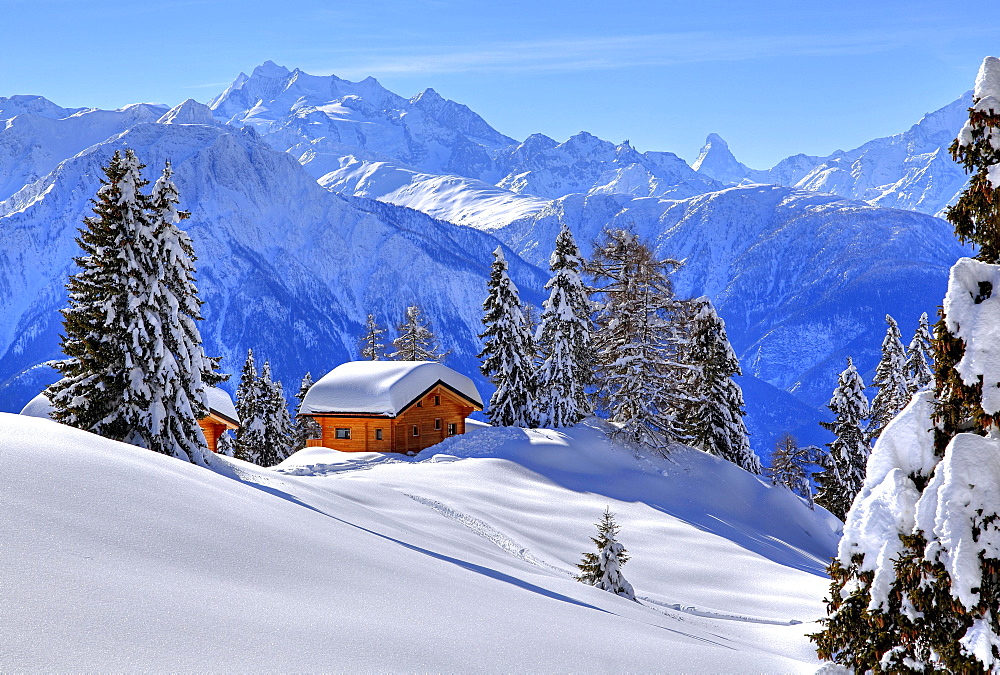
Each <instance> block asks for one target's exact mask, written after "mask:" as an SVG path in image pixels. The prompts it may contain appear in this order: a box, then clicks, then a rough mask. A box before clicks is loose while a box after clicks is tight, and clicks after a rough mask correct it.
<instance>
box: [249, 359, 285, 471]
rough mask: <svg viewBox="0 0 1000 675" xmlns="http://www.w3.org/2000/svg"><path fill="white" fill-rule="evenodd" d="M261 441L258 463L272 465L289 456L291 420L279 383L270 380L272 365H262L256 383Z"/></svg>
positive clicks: (266, 363) (267, 363) (265, 363)
mask: <svg viewBox="0 0 1000 675" xmlns="http://www.w3.org/2000/svg"><path fill="white" fill-rule="evenodd" d="M258 382H259V384H258V391H259V393H260V396H261V398H260V407H261V416H262V417H263V420H264V424H263V439H262V443H261V453H260V454H259V455H258V459H257V464H259V465H261V466H274V465H275V464H277V463H279V462H281V461H282V460H283V459H285V458H287V457H288V456H289V455H291V454H292V440H293V439H292V421H291V418H290V417H289V416H288V401H286V400H285V394H284V392H283V391H282V388H281V382H279V381H278V380H275V379H273V378H272V377H271V364H270V363H269V362H267V361H265V362H264V367H263V368H261V371H260V378H259V380H258Z"/></svg>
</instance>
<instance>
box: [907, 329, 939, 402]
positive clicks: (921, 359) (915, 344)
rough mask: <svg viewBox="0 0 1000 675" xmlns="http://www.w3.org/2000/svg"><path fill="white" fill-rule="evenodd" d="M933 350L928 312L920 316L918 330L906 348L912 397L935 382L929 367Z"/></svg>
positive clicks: (909, 386)
mask: <svg viewBox="0 0 1000 675" xmlns="http://www.w3.org/2000/svg"><path fill="white" fill-rule="evenodd" d="M931 349H932V348H931V331H930V327H929V326H928V324H927V312H924V313H923V314H921V315H920V322H919V324H918V325H917V330H916V331H915V332H914V333H913V339H912V340H910V345H909V346H908V347H907V348H906V375H907V378H908V388H909V392H910V396H911V397H912V396H913V395H914V394H915V393H917V392H918V391H919V390H921V389H923V388H924V387H928V386H930V384H931V383H932V382H933V381H934V374H933V372H931V367H930V365H929V362H930V361H931Z"/></svg>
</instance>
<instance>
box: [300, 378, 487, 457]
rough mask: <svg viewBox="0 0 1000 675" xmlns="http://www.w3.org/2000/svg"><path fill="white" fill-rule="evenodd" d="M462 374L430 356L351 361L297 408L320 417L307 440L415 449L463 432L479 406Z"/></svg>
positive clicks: (357, 447) (345, 446)
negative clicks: (316, 433) (424, 358)
mask: <svg viewBox="0 0 1000 675" xmlns="http://www.w3.org/2000/svg"><path fill="white" fill-rule="evenodd" d="M482 409H483V402H482V398H481V397H480V395H479V390H478V389H476V385H475V384H473V383H472V380H470V379H469V378H468V377H466V376H465V375H462V374H461V373H458V372H456V371H454V370H452V369H451V368H448V367H447V366H443V365H441V364H440V363H435V362H432V361H352V362H350V363H345V364H342V365H340V366H337V367H336V368H334V369H333V370H331V371H330V372H329V373H327V374H326V375H324V376H323V377H322V378H321V379H320V380H319V381H317V382H316V383H315V384H314V385H313V386H312V387H311V388H310V389H309V392H308V393H307V394H306V396H305V398H304V399H303V400H302V407H301V408H300V411H299V414H300V415H302V416H305V417H312V418H313V419H314V420H316V422H317V423H319V426H320V429H321V433H322V435H321V437H320V438H317V439H312V440H310V441H308V444H309V446H321V447H325V448H333V449H334V450H342V451H344V452H402V453H408V452H419V451H421V450H423V449H424V448H427V447H430V446H432V445H434V444H436V443H440V442H441V441H443V440H444V439H445V438H448V437H449V436H455V435H458V434H464V433H465V418H466V417H468V416H469V414H470V413H472V412H473V411H474V410H482Z"/></svg>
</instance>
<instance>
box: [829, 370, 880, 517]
mask: <svg viewBox="0 0 1000 675" xmlns="http://www.w3.org/2000/svg"><path fill="white" fill-rule="evenodd" d="M827 407H828V408H830V410H832V411H833V415H834V421H833V422H820V424H821V425H822V426H823V427H824V428H825V429H828V430H830V431H832V432H833V433H834V435H835V436H836V437H837V438H836V439H835V440H834V441H833V443H828V444H827V447H828V448H830V452H829V454H828V455H827V456H826V458H825V461H824V469H823V471H821V472H820V473H819V475H818V476H817V478H816V482H817V483H819V486H820V488H819V494H817V495H816V503H817V504H819V505H820V506H822V507H823V508H825V509H826V510H827V511H829V512H830V513H832V514H833V515H835V516H837V517H838V518H840V519H841V520H843V519H844V517H845V516H846V514H847V510H848V509H849V508H851V502H853V501H854V495H856V494H857V493H858V490H860V489H861V485H862V483H864V480H865V464H866V463H867V461H868V454H869V447H868V437H867V435H866V433H865V430H864V422H865V419H867V417H868V399H866V398H865V383H864V381H863V380H862V379H861V376H860V375H859V374H858V371H857V369H856V368H855V367H854V362H853V361H852V360H851V357H847V368H845V369H844V371H843V372H841V373H840V377H839V378H838V380H837V387H836V389H834V391H833V396H832V397H831V398H830V402H829V403H828V404H827Z"/></svg>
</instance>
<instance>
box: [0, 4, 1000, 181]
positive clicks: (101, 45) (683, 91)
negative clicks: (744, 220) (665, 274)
mask: <svg viewBox="0 0 1000 675" xmlns="http://www.w3.org/2000/svg"><path fill="white" fill-rule="evenodd" d="M821 5H822V6H821ZM976 16H981V14H978V15H977V14H976V13H972V12H962V11H959V10H958V8H957V7H954V8H953V6H952V3H947V2H944V1H943V0H937V1H935V2H927V1H924V0H909V1H906V2H904V1H897V0H887V1H881V0H869V1H868V2H860V1H857V0H844V1H839V2H825V3H812V2H801V1H800V2H785V1H784V0H779V1H775V2H760V1H758V2H752V1H751V0H744V1H742V2H730V1H728V0H727V1H723V0H699V1H693V0H692V1H688V2H674V1H671V0H658V1H649V2H647V1H646V0H639V1H634V2H629V1H626V2H607V1H606V0H605V1H604V2H589V1H579V0H578V1H576V2H564V1H562V0H558V1H547V0H535V1H534V2H522V1H520V0H517V1H508V2H503V3H499V2H482V1H479V0H466V1H462V2H459V1H453V0H406V1H401V0H366V1H363V2H354V1H352V2H339V1H337V0H325V1H322V2H321V1H312V0H309V1H295V0H286V1H284V2H279V1H275V0H271V1H269V2H263V1H258V0H245V1H243V2H239V3H236V2H210V1H207V0H157V1H153V2H143V1H142V0H132V1H131V2H119V1H118V0H97V1H96V2H82V1H81V0H0V33H2V38H0V96H10V95H12V94H42V95H44V96H46V97H48V98H50V99H52V100H53V101H55V102H56V103H59V104H61V105H64V106H95V107H103V108H110V107H118V106H121V105H124V104H127V103H132V102H136V101H156V102H163V103H169V104H175V103H179V102H180V101H182V100H184V99H186V98H195V99H197V100H201V101H205V100H207V99H209V98H211V97H212V96H214V95H215V94H216V93H218V92H219V91H220V90H222V89H223V88H225V86H226V85H227V84H228V82H230V81H231V80H232V79H233V78H235V77H236V75H237V74H238V73H239V72H240V71H241V70H242V71H247V72H249V71H250V70H252V69H253V67H254V66H256V65H258V64H260V63H262V62H263V61H265V60H268V59H270V60H273V61H275V62H277V63H279V64H281V65H284V66H287V67H289V68H295V67H298V68H301V69H302V70H304V71H306V72H309V73H314V74H330V73H334V74H337V75H338V76H340V77H346V78H349V79H361V78H363V77H365V76H368V75H373V76H374V77H376V78H377V79H378V80H379V81H381V82H382V83H383V84H384V85H385V86H386V87H388V88H389V89H392V90H393V91H396V92H397V93H399V94H402V95H405V96H410V95H412V94H415V93H416V92H418V91H420V90H422V89H424V88H426V87H434V88H435V89H436V90H437V91H438V92H439V93H441V94H442V95H443V96H446V97H448V98H451V99H454V100H456V101H459V102H461V103H465V104H466V105H468V106H469V107H471V108H472V109H473V110H475V111H476V112H478V113H480V114H481V115H482V116H483V117H484V118H485V119H486V120H487V121H488V122H489V123H490V124H492V125H493V126H494V127H496V128H497V129H498V130H499V131H501V132H503V133H506V134H508V135H510V136H513V137H515V138H524V137H525V136H527V135H528V134H530V133H533V132H541V133H545V134H547V135H549V136H552V137H553V138H556V139H558V140H563V139H565V138H566V137H568V136H569V135H571V134H574V133H576V132H578V131H581V130H587V131H590V132H592V133H594V134H597V135H598V136H601V137H602V138H607V139H608V140H612V141H615V142H619V141H622V140H625V139H628V140H630V141H631V142H632V144H633V145H634V146H635V147H637V148H638V149H639V150H669V151H671V152H675V153H677V154H678V155H680V156H681V157H683V158H684V159H686V160H688V161H692V160H693V159H694V158H695V157H696V156H697V152H698V149H699V148H700V146H701V145H702V143H703V142H704V138H705V136H706V135H707V134H708V133H709V132H716V133H719V134H721V135H722V136H723V137H724V138H726V139H727V140H728V141H729V144H730V147H731V148H732V149H733V151H734V153H735V154H736V156H737V158H739V159H740V160H741V161H743V162H745V163H747V164H749V165H750V166H752V167H755V168H764V167H767V166H770V165H772V164H774V163H775V162H777V161H778V160H779V159H781V158H783V157H785V156H787V155H790V154H794V153H797V152H805V153H807V154H820V155H826V154H829V153H830V152H832V151H833V150H835V149H838V148H840V149H848V148H852V147H856V146H857V145H860V144H861V143H863V142H865V141H867V140H870V139H871V138H874V137H877V136H883V135H888V134H892V133H897V132H899V131H902V130H905V129H906V128H907V127H909V126H910V125H911V124H913V123H914V122H916V121H917V120H918V119H919V118H920V116H921V115H923V114H924V113H925V112H929V111H931V110H934V109H937V108H939V107H942V106H944V105H946V104H947V103H949V102H951V101H952V100H954V99H956V98H957V97H958V96H960V95H961V94H962V93H963V92H964V91H966V90H967V89H970V88H971V87H972V83H973V80H974V78H975V74H976V70H977V68H978V66H979V63H980V62H981V61H982V58H983V57H984V56H987V55H1000V23H998V22H985V21H978V20H976V19H975V17H976Z"/></svg>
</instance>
